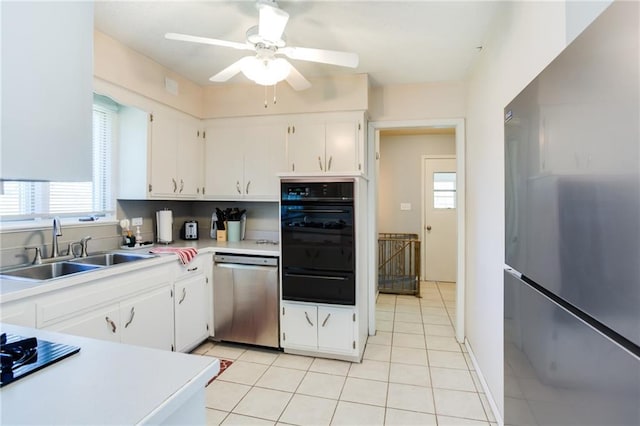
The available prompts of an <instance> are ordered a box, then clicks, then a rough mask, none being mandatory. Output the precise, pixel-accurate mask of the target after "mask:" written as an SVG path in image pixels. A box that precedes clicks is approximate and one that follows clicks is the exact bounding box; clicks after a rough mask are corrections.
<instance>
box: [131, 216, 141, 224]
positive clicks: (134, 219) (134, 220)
mask: <svg viewBox="0 0 640 426" xmlns="http://www.w3.org/2000/svg"><path fill="white" fill-rule="evenodd" d="M131 226H142V218H141V217H134V218H133V219H131Z"/></svg>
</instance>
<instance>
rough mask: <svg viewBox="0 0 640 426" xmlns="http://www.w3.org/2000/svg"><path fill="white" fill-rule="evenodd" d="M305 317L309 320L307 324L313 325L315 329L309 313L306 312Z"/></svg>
mask: <svg viewBox="0 0 640 426" xmlns="http://www.w3.org/2000/svg"><path fill="white" fill-rule="evenodd" d="M304 317H305V318H306V319H307V322H308V323H309V325H311V327H313V323H312V322H311V320H310V319H309V314H308V313H307V311H304Z"/></svg>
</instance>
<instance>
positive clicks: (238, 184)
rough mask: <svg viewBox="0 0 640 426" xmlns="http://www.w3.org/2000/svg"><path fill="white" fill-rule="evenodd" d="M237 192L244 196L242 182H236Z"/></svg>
mask: <svg viewBox="0 0 640 426" xmlns="http://www.w3.org/2000/svg"><path fill="white" fill-rule="evenodd" d="M236 191H238V194H240V195H242V190H241V189H240V181H236Z"/></svg>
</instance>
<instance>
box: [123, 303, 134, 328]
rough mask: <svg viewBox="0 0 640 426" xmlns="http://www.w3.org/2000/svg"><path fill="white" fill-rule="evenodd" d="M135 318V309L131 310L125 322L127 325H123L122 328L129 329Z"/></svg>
mask: <svg viewBox="0 0 640 426" xmlns="http://www.w3.org/2000/svg"><path fill="white" fill-rule="evenodd" d="M135 316H136V311H135V308H133V307H132V308H131V316H130V317H129V321H127V323H126V324H125V325H124V328H127V327H129V324H131V323H132V322H133V317H135Z"/></svg>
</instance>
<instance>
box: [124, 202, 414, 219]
mask: <svg viewBox="0 0 640 426" xmlns="http://www.w3.org/2000/svg"><path fill="white" fill-rule="evenodd" d="M400 210H411V203H400ZM134 220H135V219H134Z"/></svg>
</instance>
